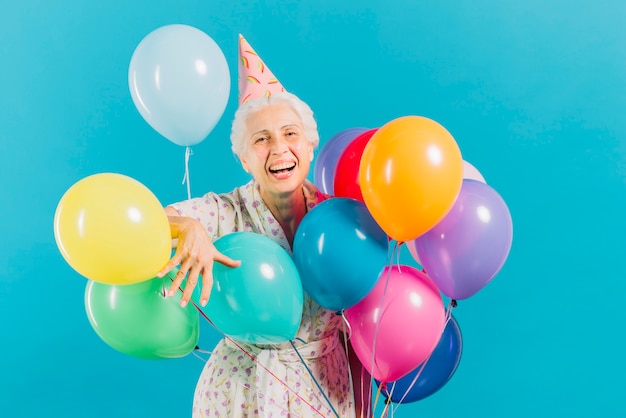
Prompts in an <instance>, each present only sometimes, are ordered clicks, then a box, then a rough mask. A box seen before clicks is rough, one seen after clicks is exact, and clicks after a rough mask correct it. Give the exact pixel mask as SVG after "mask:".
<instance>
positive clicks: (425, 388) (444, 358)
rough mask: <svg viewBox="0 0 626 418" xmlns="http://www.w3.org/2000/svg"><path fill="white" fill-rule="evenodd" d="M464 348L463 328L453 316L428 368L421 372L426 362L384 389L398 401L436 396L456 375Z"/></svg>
mask: <svg viewBox="0 0 626 418" xmlns="http://www.w3.org/2000/svg"><path fill="white" fill-rule="evenodd" d="M462 351H463V338H462V335H461V329H460V328H459V324H458V323H457V322H456V320H455V319H454V316H451V317H450V320H449V321H448V324H447V325H446V328H445V330H444V331H443V334H442V335H441V339H440V340H439V343H437V347H435V350H434V351H433V353H432V354H431V356H430V358H429V359H428V360H427V361H426V366H424V370H422V372H421V373H420V369H421V368H422V364H423V363H422V364H420V365H419V366H418V367H417V368H416V369H415V370H413V371H412V372H410V373H409V374H407V375H406V376H404V377H402V378H401V379H398V380H396V381H395V382H388V383H387V384H386V386H385V387H384V389H383V390H382V392H383V394H384V395H385V396H386V397H387V398H389V393H390V392H391V401H393V402H395V403H410V402H416V401H419V400H422V399H424V398H426V397H428V396H430V395H432V394H433V393H435V392H437V391H438V390H439V389H441V388H442V387H443V386H444V385H445V384H446V383H448V381H449V380H450V379H451V378H452V375H454V372H455V371H456V369H457V367H458V366H459V362H460V361H461V353H462ZM418 373H420V374H419V377H418V378H417V380H416V381H415V383H414V384H413V387H411V383H413V380H414V379H415V376H417V374H418ZM376 383H377V384H378V385H379V386H380V384H381V383H380V382H379V381H376ZM392 388H393V390H392ZM409 388H410V389H409Z"/></svg>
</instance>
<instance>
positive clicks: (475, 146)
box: [0, 0, 626, 417]
mask: <svg viewBox="0 0 626 418" xmlns="http://www.w3.org/2000/svg"><path fill="white" fill-rule="evenodd" d="M625 19H626V3H624V2H622V1H619V0H615V1H609V0H605V1H601V0H600V1H590V0H587V1H581V0H569V1H558V0H552V1H543V0H542V1H540V0H527V1H524V2H503V1H497V0H474V1H435V0H432V1H414V0H385V1H376V0H358V1H357V0H353V1H337V0H303V1H296V0H290V1H278V0H275V1H269V0H268V1H263V2H258V1H252V0H242V1H215V0H213V1H209V0H203V1H199V0H196V1H193V0H176V1H173V0H151V1H148V0H138V1H133V2H129V1H122V0H109V1H106V2H105V1H98V2H92V1H78V0H75V1H72V0H64V1H62V0H58V1H55V0H39V1H36V0H21V1H20V2H17V1H3V2H2V7H1V8H0V181H1V185H2V190H1V193H0V208H1V211H2V212H1V217H0V231H2V237H3V239H2V244H0V245H1V250H0V335H1V338H2V339H1V341H2V342H1V345H0V350H1V351H0V415H2V416H3V417H34V416H69V417H71V416H90V417H110V416H121V417H130V416H154V417H161V416H162V417H166V416H168V417H171V416H177V417H180V416H189V412H190V404H191V399H192V394H193V389H194V386H195V383H196V378H197V376H198V374H199V372H200V369H201V367H202V362H201V361H200V360H198V359H197V358H195V357H193V356H187V357H185V358H183V359H177V360H168V361H147V360H139V359H135V358H131V357H129V356H126V355H124V354H121V353H118V352H116V351H114V350H113V349H111V348H110V347H108V346H107V345H106V344H105V343H103V342H102V341H101V340H100V339H99V338H98V337H97V335H96V334H95V332H94V331H93V330H92V328H91V327H90V325H89V323H88V320H87V318H86V315H85V311H84V304H83V293H84V288H85V283H86V281H85V279H84V278H82V277H81V276H79V275H78V274H77V273H75V272H74V271H73V270H72V269H71V268H70V267H69V266H68V265H67V264H66V263H65V262H64V260H63V259H62V257H61V255H60V253H59V252H58V250H57V248H56V245H55V243H54V236H53V229H52V220H53V214H54V210H55V208H56V205H57V203H58V200H59V199H60V197H61V196H62V194H63V193H64V192H65V191H66V190H67V189H68V188H69V187H70V186H71V185H72V184H73V183H75V182H76V181H78V180H80V179H81V178H83V177H85V176H87V175H90V174H95V173H99V172H119V173H123V174H126V175H129V176H131V177H134V178H136V179H137V180H139V181H141V182H142V183H143V184H145V185H146V186H147V187H148V188H149V189H150V190H152V191H153V192H154V193H155V194H156V195H157V196H158V198H159V200H160V201H161V202H162V203H163V204H166V203H170V202H173V201H178V200H182V199H184V198H185V197H186V188H185V187H184V186H183V185H181V180H182V176H183V172H184V164H183V162H184V158H183V156H184V149H183V148H182V147H179V146H177V145H174V144H173V143H171V142H169V141H167V140H166V139H165V138H163V137H161V136H160V135H159V134H157V133H156V132H155V131H154V130H153V129H152V128H151V127H150V126H149V125H148V124H147V123H146V122H145V121H144V120H143V119H142V118H141V116H140V115H139V113H138V111H137V110H136V108H135V107H134V105H133V102H132V99H131V96H130V92H129V89H128V85H127V71H128V65H129V60H130V57H131V55H132V53H133V51H134V48H135V47H136V46H137V44H138V43H139V42H140V41H141V39H143V37H144V36H145V35H147V34H148V33H149V32H150V31H152V30H154V29H156V28H158V27H160V26H163V25H167V24H171V23H184V24H188V25H192V26H195V27H197V28H199V29H201V30H203V31H205V32H206V33H207V34H209V35H210V36H211V37H212V38H213V39H214V40H215V41H216V42H217V43H218V44H219V45H220V47H221V48H222V50H223V51H224V53H225V55H226V57H227V59H228V62H229V65H230V70H231V77H232V81H233V82H232V93H231V100H230V102H229V105H228V107H227V109H226V112H225V115H224V117H223V118H222V120H221V121H220V122H219V124H218V125H217V126H216V128H215V129H214V130H213V132H212V133H211V134H210V135H209V137H208V138H207V139H206V140H205V141H204V142H202V143H201V144H199V145H198V146H195V147H194V155H193V156H192V158H191V163H190V164H191V165H190V170H191V180H192V182H191V187H192V193H193V194H194V195H199V194H201V193H204V192H206V191H208V190H214V191H227V190H230V189H231V188H232V187H234V186H236V185H238V184H240V183H242V182H244V181H245V180H246V177H245V173H243V171H242V170H241V169H240V167H239V165H238V163H237V162H236V161H235V159H234V157H231V154H230V148H229V146H230V145H229V141H228V134H229V127H230V122H231V120H232V115H233V113H234V111H235V108H236V94H237V93H236V85H237V83H236V77H237V73H236V71H237V67H236V62H237V61H236V60H237V34H238V33H240V32H241V33H242V34H244V36H245V37H246V38H247V39H248V40H249V41H250V43H251V44H252V46H253V47H254V48H255V49H256V50H257V52H258V53H259V54H260V55H261V56H262V57H263V59H264V61H265V62H266V63H267V64H268V65H269V66H270V68H271V69H272V70H273V72H274V73H275V74H276V75H277V77H278V78H279V79H280V80H281V81H282V83H283V84H284V85H285V86H286V87H287V89H289V90H291V91H292V92H294V93H296V94H297V95H299V96H300V97H302V98H303V99H304V100H305V101H307V102H308V103H309V104H310V105H311V107H312V108H313V109H314V110H315V112H316V117H317V120H318V122H319V127H320V133H321V137H322V141H325V140H328V139H329V138H330V137H331V136H332V135H334V134H335V133H337V132H339V131H341V130H343V129H346V128H350V127H357V126H365V127H377V126H380V125H382V124H384V123H385V122H387V121H389V120H392V119H394V118H396V117H399V116H404V115H409V114H412V115H422V116H427V117H430V118H432V119H434V120H436V121H438V122H439V123H441V124H442V125H444V126H445V127H446V128H448V130H449V131H450V132H451V133H452V135H453V136H454V137H455V139H456V140H457V142H458V143H459V146H460V148H461V151H462V153H463V157H464V159H465V160H467V161H469V162H471V163H472V164H473V165H474V166H476V167H477V168H478V169H479V170H480V171H481V173H482V174H483V175H484V176H485V178H486V179H487V182H488V183H489V184H490V185H491V186H492V187H494V188H495V189H496V190H497V191H498V192H499V193H500V194H501V196H502V197H503V198H504V200H505V201H506V202H507V205H508V206H509V209H510V211H511V213H512V216H513V222H514V241H513V247H512V250H511V253H510V256H509V258H508V260H507V262H506V264H505V266H504V268H503V269H502V270H501V272H500V274H499V275H498V276H497V277H496V278H495V279H494V281H493V282H492V283H491V284H489V285H488V286H487V287H486V288H484V289H483V290H482V291H481V292H479V293H478V294H477V295H475V296H474V297H472V298H470V299H468V300H465V301H461V303H460V305H459V307H458V308H457V309H456V310H455V317H456V319H457V321H458V323H459V325H460V327H461V329H462V331H463V336H464V351H463V358H462V360H461V364H460V367H459V369H458V371H457V373H456V375H455V376H454V377H453V378H452V380H451V381H450V382H449V383H448V384H447V385H446V386H445V387H444V388H443V389H442V390H441V391H440V392H438V393H437V394H435V395H434V396H432V397H430V398H427V399H425V400H423V401H420V402H418V403H415V404H409V405H404V406H401V407H400V408H398V410H397V414H396V416H399V417H413V416H420V417H438V416H450V415H460V416H480V417H528V416H570V417H587V416H619V415H624V414H626V407H624V405H623V404H622V402H621V400H620V399H621V397H622V396H623V387H624V385H623V382H622V379H623V376H624V373H625V372H626V365H625V364H624V353H623V352H624V350H623V346H622V340H623V337H622V336H621V334H622V331H623V323H624V322H623V319H624V314H623V309H622V308H621V306H620V297H621V296H622V295H623V293H624V290H625V285H624V283H625V281H624V272H623V268H622V267H623V264H622V261H623V257H624V255H625V254H624V250H625V248H626V246H625V244H624V235H625V234H626V220H625V219H624V209H626V205H625V202H626V200H625V198H626V194H625V191H626V139H625V138H626V118H624V115H623V113H624V110H625V109H626V25H625V24H624V22H625ZM216 338H217V334H216V333H215V332H213V331H212V330H211V329H210V328H206V327H205V328H203V335H202V337H201V345H202V346H203V348H207V349H208V348H210V347H211V346H212V344H213V343H214V341H215V340H216Z"/></svg>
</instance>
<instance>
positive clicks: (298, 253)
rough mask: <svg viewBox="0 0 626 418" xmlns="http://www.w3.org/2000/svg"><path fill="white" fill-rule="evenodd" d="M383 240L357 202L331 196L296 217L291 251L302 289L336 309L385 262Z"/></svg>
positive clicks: (360, 294)
mask: <svg viewBox="0 0 626 418" xmlns="http://www.w3.org/2000/svg"><path fill="white" fill-rule="evenodd" d="M388 246H389V240H388V238H387V235H386V234H385V232H384V231H383V230H382V229H381V228H380V226H378V224H377V223H376V221H375V220H374V218H373V217H372V215H370V213H369V211H368V210H367V207H366V206H365V204H364V203H363V202H360V201H358V200H355V199H351V198H345V197H335V198H332V199H328V200H325V201H323V202H322V203H320V204H319V205H317V206H315V207H314V208H313V209H312V210H311V211H310V212H309V213H307V214H306V216H305V217H304V219H302V222H300V226H299V227H298V230H297V231H296V236H295V237H294V243H293V255H294V261H295V263H296V266H297V267H298V270H299V271H300V276H301V278H302V285H303V287H304V290H305V291H306V292H307V293H308V294H309V295H310V296H311V298H313V300H315V301H316V302H317V303H319V304H320V305H321V306H323V307H324V308H326V309H330V310H334V311H340V310H343V309H346V308H349V307H351V306H353V305H355V304H357V303H358V302H359V301H361V299H363V298H364V297H365V296H367V294H368V293H369V292H370V291H371V290H372V289H373V288H374V286H375V285H376V283H377V282H378V278H379V275H380V273H381V271H382V270H383V269H384V267H385V266H386V264H387V250H388Z"/></svg>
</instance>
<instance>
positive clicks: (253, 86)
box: [239, 34, 285, 106]
mask: <svg viewBox="0 0 626 418" xmlns="http://www.w3.org/2000/svg"><path fill="white" fill-rule="evenodd" d="M283 91H285V88H284V87H283V85H282V84H280V82H279V81H278V80H277V79H276V77H275V76H274V74H272V72H271V71H270V69H269V67H268V66H267V65H265V63H264V62H263V60H261V58H260V57H259V56H258V54H257V53H256V52H255V51H254V49H252V47H251V46H250V44H249V43H248V41H246V39H245V38H244V37H243V35H241V34H239V106H241V105H242V104H244V103H246V102H247V101H248V100H253V99H257V98H259V97H269V96H271V95H272V94H273V93H280V92H283Z"/></svg>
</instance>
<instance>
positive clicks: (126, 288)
mask: <svg viewBox="0 0 626 418" xmlns="http://www.w3.org/2000/svg"><path fill="white" fill-rule="evenodd" d="M175 274H176V271H173V272H170V274H169V275H167V276H166V277H164V278H154V279H150V280H147V281H144V282H140V283H136V284H130V285H108V284H104V283H99V282H94V281H91V280H90V281H88V283H87V288H86V289H85V309H86V311H87V317H88V318H89V322H90V323H91V326H92V327H93V329H94V330H95V331H96V333H97V334H98V336H99V337H100V338H101V339H102V340H103V341H104V342H105V343H107V344H108V345H109V346H111V347H112V348H114V349H116V350H117V351H120V352H122V353H125V354H128V355H131V356H134V357H139V358H143V359H171V358H180V357H184V356H186V355H187V354H189V353H191V352H192V351H193V350H194V349H195V347H196V345H197V343H198V339H199V336H200V320H199V316H198V311H197V310H196V308H195V307H194V306H193V305H192V304H189V305H187V306H186V307H185V308H182V307H181V306H180V304H179V303H180V298H181V296H182V293H181V292H176V295H175V296H174V297H165V294H166V292H167V290H168V289H169V286H170V285H171V283H172V282H171V280H170V276H171V277H173V275H175Z"/></svg>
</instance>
